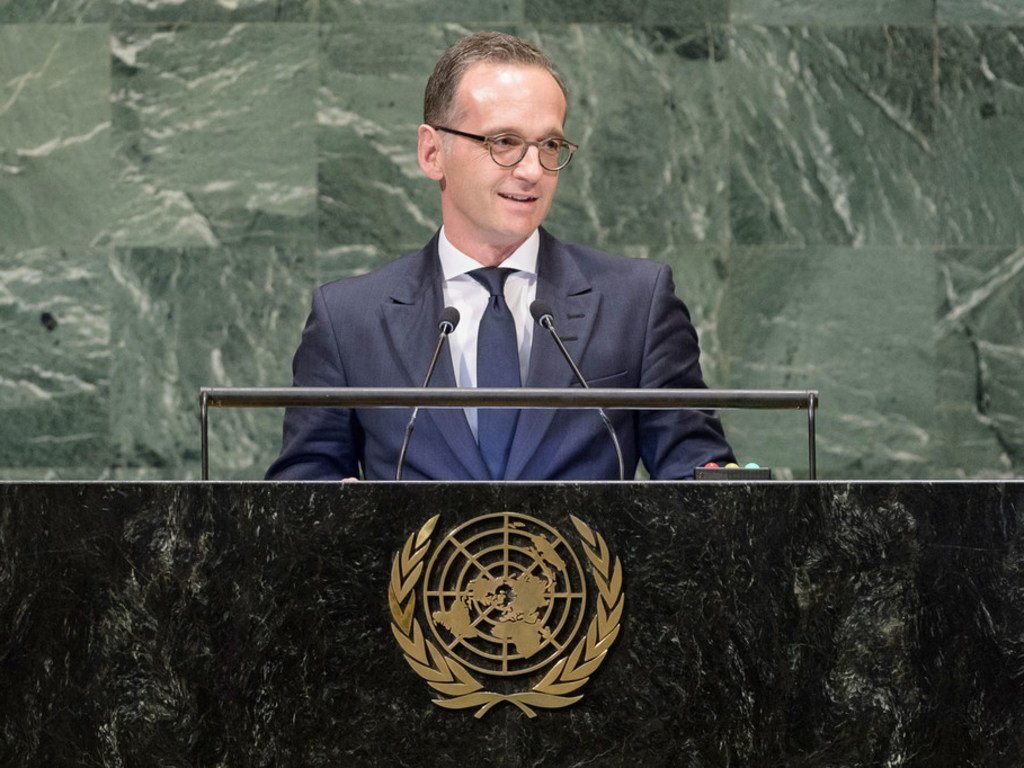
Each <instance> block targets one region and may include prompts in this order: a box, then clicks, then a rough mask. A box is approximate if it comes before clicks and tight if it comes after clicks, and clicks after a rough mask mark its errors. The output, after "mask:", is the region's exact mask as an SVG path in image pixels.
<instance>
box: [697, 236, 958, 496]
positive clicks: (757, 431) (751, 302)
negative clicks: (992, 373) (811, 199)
mask: <svg viewBox="0 0 1024 768" xmlns="http://www.w3.org/2000/svg"><path fill="white" fill-rule="evenodd" d="M726 282H727V286H728V289H727V290H726V292H725V296H724V299H723V302H722V306H721V310H720V313H719V317H718V323H717V325H718V336H719V344H720V345H721V349H722V352H721V357H722V360H723V366H722V368H721V369H720V372H719V379H720V380H721V386H727V387H730V388H752V389H760V388H780V389H800V390H803V389H816V390H818V391H819V392H820V397H821V408H820V410H819V412H818V424H817V444H818V477H819V478H822V479H834V478H875V477H889V478H892V477H931V476H934V475H936V474H938V475H941V474H943V470H942V468H941V467H935V466H934V465H933V456H932V453H933V450H932V440H931V434H932V432H933V431H934V408H935V365H936V361H935V353H934V327H935V261H934V255H933V252H932V251H931V250H930V249H925V248H849V247H847V248H839V247H814V248H811V247H808V248H799V249H767V248H763V247H754V246H747V247H742V248H736V249H735V250H734V251H733V253H732V257H731V261H730V264H729V271H728V276H727V278H726ZM724 422H725V425H726V430H727V432H728V435H729V439H730V441H731V442H732V444H733V447H734V448H735V450H736V451H737V454H738V455H739V456H742V457H743V458H744V460H746V461H757V462H758V463H759V464H762V465H765V466H772V467H776V468H779V469H780V471H781V476H783V477H786V476H788V475H789V474H790V473H792V475H793V476H795V477H798V478H799V477H806V472H807V469H806V468H807V448H806V446H807V441H806V439H805V437H804V434H805V431H806V419H805V416H804V415H803V413H802V412H801V413H799V414H798V413H793V414H790V413H787V412H774V413H765V414H759V413H757V412H745V413H743V414H738V413H726V414H724Z"/></svg>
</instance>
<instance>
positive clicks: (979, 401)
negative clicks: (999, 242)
mask: <svg viewBox="0 0 1024 768" xmlns="http://www.w3.org/2000/svg"><path fill="white" fill-rule="evenodd" d="M939 258H940V261H939V266H940V285H939V290H940V292H941V305H940V306H941V307H942V314H941V316H940V323H939V340H938V356H939V379H938V381H939V387H938V403H937V404H938V409H939V415H940V423H941V425H942V428H943V436H944V438H945V439H944V441H943V442H942V444H941V449H942V452H943V454H944V455H945V457H946V458H945V461H944V463H946V464H947V465H948V466H954V467H956V466H959V467H960V471H959V473H958V474H959V475H960V476H962V477H1020V476H1021V475H1022V474H1024V341H1022V340H1024V248H1022V247H1019V246H1018V247H1016V248H962V249H961V248H955V249H949V250H946V251H942V252H941V253H940V257H939Z"/></svg>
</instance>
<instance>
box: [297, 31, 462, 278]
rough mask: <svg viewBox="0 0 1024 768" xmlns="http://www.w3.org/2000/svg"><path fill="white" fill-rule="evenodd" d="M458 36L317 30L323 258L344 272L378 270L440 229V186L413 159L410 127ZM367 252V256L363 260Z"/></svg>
mask: <svg viewBox="0 0 1024 768" xmlns="http://www.w3.org/2000/svg"><path fill="white" fill-rule="evenodd" d="M465 32H466V30H464V29H456V28H454V27H443V26H441V25H418V24H395V25H381V24H372V25H357V26H342V25H337V26H327V25H325V26H324V27H323V28H322V42H321V45H322V51H321V64H320V67H321V88H320V93H319V97H318V102H317V148H318V159H319V201H318V207H319V246H320V249H321V251H322V252H325V253H326V254H328V258H327V260H326V263H327V264H333V263H336V262H337V263H339V266H342V267H343V268H345V271H346V272H347V271H348V270H349V269H352V270H355V271H357V270H358V269H360V268H362V269H369V268H372V267H375V266H380V265H381V264H384V263H387V262H389V261H391V260H393V259H394V258H395V257H396V256H398V255H399V254H401V253H404V252H406V251H409V250H413V249H415V248H420V247H422V245H423V244H424V243H425V242H426V241H427V240H429V239H430V237H431V235H433V233H434V231H435V230H436V229H437V227H438V226H440V221H441V211H440V203H439V201H438V193H437V187H436V185H435V184H434V182H431V181H430V180H428V179H427V178H426V177H425V176H423V173H422V172H421V171H420V167H419V164H418V163H417V160H416V129H417V126H419V124H420V123H421V122H422V121H423V88H424V86H425V85H426V82H427V77H428V76H429V75H430V72H431V71H432V70H433V68H434V62H435V61H436V60H437V57H438V56H440V54H441V52H442V51H443V50H444V49H445V48H446V47H447V46H448V45H450V44H451V43H453V42H454V41H455V40H457V39H458V38H459V37H461V36H462V35H463V34H464V33H465ZM354 254H358V255H354ZM364 255H365V256H369V257H370V258H369V259H368V260H367V261H364V262H362V263H360V261H359V259H360V258H362V257H363V256H364Z"/></svg>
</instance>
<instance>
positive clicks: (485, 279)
mask: <svg viewBox="0 0 1024 768" xmlns="http://www.w3.org/2000/svg"><path fill="white" fill-rule="evenodd" d="M517 271H518V270H515V269H512V268H511V267H481V268H480V269H474V270H473V271H472V272H470V273H469V276H470V277H472V278H473V279H474V280H476V281H477V282H478V283H480V285H482V286H483V287H484V288H486V289H487V291H488V293H490V294H491V297H492V298H498V299H500V300H502V301H504V299H505V281H506V280H508V276H509V275H511V274H512V273H513V272H517Z"/></svg>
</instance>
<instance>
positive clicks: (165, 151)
mask: <svg viewBox="0 0 1024 768" xmlns="http://www.w3.org/2000/svg"><path fill="white" fill-rule="evenodd" d="M316 40H317V37H316V26H315V25H312V24H237V25H230V26H229V25H222V24H201V25H194V26H188V25H186V26H181V27H163V26H141V25H140V26H134V27H131V26H127V27H119V28H117V29H116V30H115V34H114V37H113V42H112V44H113V69H114V75H113V85H114V97H113V100H114V135H115V138H116V143H117V163H118V170H119V173H118V179H117V184H118V196H119V205H120V211H119V213H120V215H119V219H118V222H117V225H116V227H115V228H114V229H113V230H112V231H110V232H108V233H107V237H108V239H109V240H110V241H112V242H113V243H115V244H118V245H131V246H158V247H190V246H204V247H215V246H221V245H231V246H235V245H244V244H252V245H285V246H288V245H291V246H294V245H297V244H301V245H303V246H305V247H308V248H312V247H313V245H314V243H315V233H316V224H315V211H316V161H315V156H316V151H315V125H314V118H315V109H314V98H315V90H316V71H317V67H316V50H317V48H316Z"/></svg>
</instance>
